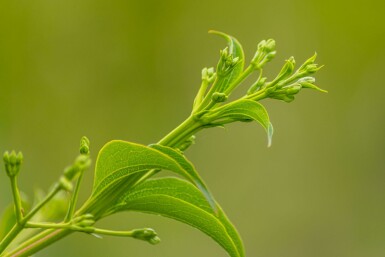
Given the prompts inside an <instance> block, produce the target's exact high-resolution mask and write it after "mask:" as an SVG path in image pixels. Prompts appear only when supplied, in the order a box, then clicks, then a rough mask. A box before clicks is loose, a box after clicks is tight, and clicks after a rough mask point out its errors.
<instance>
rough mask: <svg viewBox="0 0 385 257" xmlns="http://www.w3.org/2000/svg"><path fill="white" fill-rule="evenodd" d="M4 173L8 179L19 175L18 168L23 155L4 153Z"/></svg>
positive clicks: (19, 153)
mask: <svg viewBox="0 0 385 257" xmlns="http://www.w3.org/2000/svg"><path fill="white" fill-rule="evenodd" d="M3 160H4V165H5V171H6V172H7V175H8V176H9V177H15V176H17V174H19V171H20V166H21V164H22V162H23V154H22V153H21V152H18V153H17V154H16V152H15V151H12V152H11V153H9V152H8V151H6V152H5V153H4V156H3Z"/></svg>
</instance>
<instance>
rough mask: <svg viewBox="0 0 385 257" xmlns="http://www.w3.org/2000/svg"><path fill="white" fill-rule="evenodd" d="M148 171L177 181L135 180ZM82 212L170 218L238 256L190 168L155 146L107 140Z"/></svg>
mask: <svg viewBox="0 0 385 257" xmlns="http://www.w3.org/2000/svg"><path fill="white" fill-rule="evenodd" d="M151 169H156V170H160V169H164V170H169V171H172V172H174V173H176V174H178V175H180V176H181V177H182V178H184V179H186V180H187V181H185V180H181V179H176V178H164V179H156V180H145V181H144V182H142V183H139V184H138V185H136V186H134V187H133V185H135V183H136V182H138V181H140V180H141V178H142V177H143V175H144V174H145V173H146V172H148V170H151ZM86 205H88V207H87V208H86V210H83V211H84V212H89V213H92V214H95V213H96V216H98V217H99V218H100V217H103V216H107V215H111V214H112V213H115V212H119V211H124V210H131V211H141V212H148V213H154V214H160V215H163V216H165V217H169V218H173V219H176V220H179V221H182V222H184V223H186V224H189V225H191V226H193V227H196V228H198V229H200V230H201V231H203V232H204V233H206V234H207V235H209V236H210V237H212V238H213V239H214V240H215V241H217V242H218V243H219V244H220V245H221V246H222V247H223V248H224V249H226V250H227V251H228V253H229V254H230V255H231V256H232V257H241V256H243V247H242V243H241V240H240V238H239V236H238V233H237V232H236V230H235V228H234V227H233V226H232V224H231V223H230V222H229V221H228V219H227V218H226V216H225V214H224V213H223V211H222V210H221V209H220V207H219V206H218V205H217V203H216V202H215V200H214V198H213V197H212V195H211V194H210V192H209V191H208V189H207V187H206V186H205V184H204V182H203V181H202V179H201V178H200V176H199V175H198V173H197V172H196V170H195V168H194V166H193V165H192V164H191V163H190V162H189V161H188V160H187V159H186V158H185V157H184V156H183V155H182V154H181V153H180V152H178V151H176V150H174V149H172V148H169V147H166V146H161V145H152V146H144V145H139V144H135V143H130V142H124V141H111V142H109V143H107V144H106V145H105V146H104V147H103V148H102V150H101V151H100V153H99V155H98V159H97V163H96V170H95V180H94V186H93V192H92V195H91V197H90V199H89V201H88V203H86Z"/></svg>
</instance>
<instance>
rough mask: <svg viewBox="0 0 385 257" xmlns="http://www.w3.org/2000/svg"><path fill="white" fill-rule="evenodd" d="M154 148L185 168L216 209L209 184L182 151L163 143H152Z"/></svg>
mask: <svg viewBox="0 0 385 257" xmlns="http://www.w3.org/2000/svg"><path fill="white" fill-rule="evenodd" d="M151 147H152V148H154V149H156V150H158V151H160V152H162V153H164V154H166V155H167V156H169V157H170V158H172V159H174V160H175V161H176V162H177V163H178V164H179V165H180V166H181V168H182V169H183V170H185V171H186V172H187V173H188V175H189V180H190V181H192V182H194V184H195V185H196V186H197V187H198V189H199V190H200V191H201V192H202V193H203V195H204V196H205V197H206V199H207V201H208V202H209V204H210V206H211V208H212V209H213V210H214V211H216V209H217V206H216V203H215V200H214V197H213V196H212V194H211V193H210V191H209V190H208V188H207V186H206V185H205V183H204V182H203V180H202V179H201V178H200V176H199V174H198V172H197V171H196V170H195V167H194V166H193V164H192V163H191V162H190V161H188V160H187V159H186V157H184V155H182V154H181V153H180V152H178V151H176V150H174V149H172V148H171V147H167V146H162V145H151Z"/></svg>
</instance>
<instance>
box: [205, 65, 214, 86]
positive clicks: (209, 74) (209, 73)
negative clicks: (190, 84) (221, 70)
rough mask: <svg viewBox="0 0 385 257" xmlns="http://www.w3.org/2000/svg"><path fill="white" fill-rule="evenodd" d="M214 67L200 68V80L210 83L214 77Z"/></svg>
mask: <svg viewBox="0 0 385 257" xmlns="http://www.w3.org/2000/svg"><path fill="white" fill-rule="evenodd" d="M215 75H216V74H215V72H214V68H213V67H211V68H203V70H202V81H207V83H211V82H213V81H214V79H215Z"/></svg>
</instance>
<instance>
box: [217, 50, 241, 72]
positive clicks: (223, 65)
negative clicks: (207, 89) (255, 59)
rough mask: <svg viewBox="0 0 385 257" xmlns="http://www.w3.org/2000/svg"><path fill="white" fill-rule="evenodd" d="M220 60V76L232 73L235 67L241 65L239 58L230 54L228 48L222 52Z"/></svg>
mask: <svg viewBox="0 0 385 257" xmlns="http://www.w3.org/2000/svg"><path fill="white" fill-rule="evenodd" d="M220 55H221V57H220V59H219V62H218V65H217V73H218V76H225V75H226V74H228V73H229V72H230V71H232V70H233V69H234V67H235V66H236V65H237V64H238V63H239V57H235V58H234V57H233V56H232V55H231V54H230V53H229V48H228V47H226V48H225V49H223V50H221V51H220Z"/></svg>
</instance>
